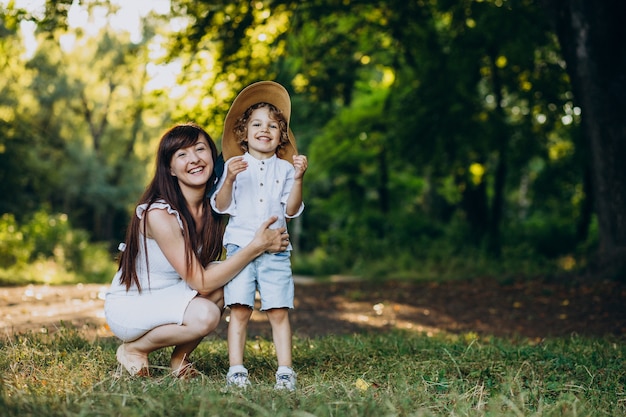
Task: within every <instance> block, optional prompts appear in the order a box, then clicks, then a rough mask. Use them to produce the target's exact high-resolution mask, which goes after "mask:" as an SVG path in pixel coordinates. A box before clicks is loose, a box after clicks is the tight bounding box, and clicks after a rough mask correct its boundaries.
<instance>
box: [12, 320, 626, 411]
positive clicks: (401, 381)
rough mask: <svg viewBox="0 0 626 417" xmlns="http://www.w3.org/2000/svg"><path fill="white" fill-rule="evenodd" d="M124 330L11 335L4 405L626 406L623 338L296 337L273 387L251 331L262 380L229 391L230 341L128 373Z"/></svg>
mask: <svg viewBox="0 0 626 417" xmlns="http://www.w3.org/2000/svg"><path fill="white" fill-rule="evenodd" d="M116 347H117V342H116V341H115V340H114V339H99V340H96V341H87V340H86V339H85V338H84V337H83V336H82V335H81V334H80V332H78V331H76V330H74V329H71V328H62V329H61V330H60V331H58V332H56V333H54V334H53V335H46V334H27V335H19V336H14V337H13V338H12V339H10V340H5V341H3V342H2V344H0V352H1V353H0V374H1V375H2V378H1V382H0V415H2V416H176V417H179V416H187V415H189V416H328V417H331V416H332V417H340V416H620V415H626V392H625V386H626V368H625V365H624V363H625V362H624V360H625V357H626V344H625V343H624V341H623V340H622V339H618V338H616V339H612V338H602V339H600V338H583V337H564V338H552V339H545V340H543V341H542V342H541V343H540V344H536V343H533V342H531V341H529V340H526V339H515V340H514V339H504V338H487V337H479V336H477V335H475V334H472V333H468V334H464V335H461V336H450V335H436V336H434V337H427V336H425V335H420V334H415V333H404V332H400V331H393V332H390V333H384V334H382V333H378V334H359V335H356V334H355V335H352V336H326V337H321V338H314V339H301V338H296V339H295V340H294V365H295V368H296V370H297V372H298V385H299V389H298V391H297V392H296V393H284V392H276V391H274V390H273V373H274V369H275V365H274V357H275V356H274V354H273V350H272V345H271V343H270V342H269V341H267V340H266V339H264V338H257V339H253V340H250V341H249V343H248V348H247V352H246V361H247V364H248V368H249V369H250V372H251V379H252V382H253V386H252V387H251V388H249V389H248V390H247V391H245V392H240V391H235V392H232V391H231V392H225V391H224V389H223V387H224V372H225V369H226V368H227V354H226V342H225V341H224V340H223V339H221V338H208V339H207V340H205V341H204V342H203V343H202V344H201V345H200V346H199V348H198V349H197V351H196V352H195V353H194V357H192V358H191V359H192V360H193V361H194V362H195V364H196V367H197V368H198V369H199V370H200V371H201V372H202V373H203V374H204V375H203V376H202V377H200V378H198V379H195V380H192V381H181V380H177V379H175V378H173V377H172V376H170V375H169V373H168V370H167V368H166V367H165V366H166V365H167V363H168V357H167V355H168V353H169V352H167V351H165V352H158V353H156V354H154V355H153V356H151V358H150V359H151V363H152V366H153V368H152V369H151V373H152V376H151V377H150V378H130V377H127V376H123V377H117V376H116V375H115V371H116V368H117V364H116V362H115V349H116Z"/></svg>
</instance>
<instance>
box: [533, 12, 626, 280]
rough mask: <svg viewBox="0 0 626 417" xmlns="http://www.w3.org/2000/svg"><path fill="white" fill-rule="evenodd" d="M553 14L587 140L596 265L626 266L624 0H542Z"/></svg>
mask: <svg viewBox="0 0 626 417" xmlns="http://www.w3.org/2000/svg"><path fill="white" fill-rule="evenodd" d="M543 1H544V4H545V5H546V6H547V7H548V10H549V11H550V13H552V17H553V20H554V22H555V24H556V31H557V35H558V38H559V41H560V43H561V48H562V52H563V56H564V58H565V61H566V63H567V71H568V74H569V76H570V78H571V82H572V87H573V91H574V95H575V96H576V97H577V101H578V102H579V103H580V105H581V108H582V111H583V113H582V117H583V118H584V119H585V123H584V127H585V135H586V136H587V138H586V140H587V141H588V143H589V149H590V151H591V152H590V157H591V164H590V165H591V170H592V181H593V188H594V198H595V206H596V214H597V216H598V225H599V244H600V246H599V251H598V255H599V257H598V259H599V261H600V265H599V266H600V267H602V268H603V269H604V270H605V272H607V273H610V274H611V275H613V276H614V277H621V278H622V279H625V278H624V272H625V271H626V166H625V165H626V164H625V163H624V161H626V117H625V116H624V115H625V114H626V42H624V41H625V40H626V25H624V21H625V20H626V2H624V1H623V0H605V1H599V2H591V1H586V0H543Z"/></svg>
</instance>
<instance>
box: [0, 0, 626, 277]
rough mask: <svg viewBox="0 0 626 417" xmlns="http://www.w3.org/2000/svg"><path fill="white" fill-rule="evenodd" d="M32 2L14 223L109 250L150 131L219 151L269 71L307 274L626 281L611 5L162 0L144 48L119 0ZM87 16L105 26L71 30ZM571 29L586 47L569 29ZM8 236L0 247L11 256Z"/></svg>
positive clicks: (18, 33)
mask: <svg viewBox="0 0 626 417" xmlns="http://www.w3.org/2000/svg"><path fill="white" fill-rule="evenodd" d="M43 3H44V7H43V9H42V10H40V11H39V13H33V12H32V11H28V10H22V9H20V7H19V5H18V4H17V3H13V2H6V3H5V6H4V8H3V10H2V12H1V13H2V14H1V16H2V20H1V26H0V30H1V31H2V37H1V38H0V48H1V49H2V54H1V58H0V59H1V60H2V61H1V63H2V65H0V72H1V73H2V77H0V91H1V93H0V126H1V127H0V195H2V198H1V200H0V213H5V215H10V216H12V217H11V219H13V220H10V221H9V220H8V219H9V218H8V217H6V218H5V219H7V220H6V222H11V221H14V222H15V223H16V225H14V226H13V227H22V226H20V225H26V224H28V223H29V222H31V221H32V219H33V218H34V216H36V215H39V216H41V212H42V210H44V211H45V212H47V213H49V215H50V216H51V218H53V217H54V216H57V215H58V214H59V213H62V214H63V215H66V216H67V219H68V222H69V223H70V224H71V227H72V228H74V229H78V230H81V231H85V233H86V235H87V236H89V239H88V240H89V242H90V243H91V244H96V243H97V244H100V245H102V244H105V245H107V247H108V248H109V250H110V251H113V250H114V249H115V248H116V246H117V243H118V242H119V241H120V240H121V239H122V238H123V233H124V228H125V226H126V224H127V222H128V218H129V216H130V214H131V213H132V209H133V206H134V203H135V199H136V198H138V196H139V194H140V192H141V190H142V189H143V187H144V185H145V183H146V180H147V178H148V176H149V175H150V173H151V170H152V166H151V160H152V157H153V153H154V148H155V143H156V141H157V140H158V138H159V135H160V133H161V132H162V131H163V130H164V129H166V128H167V127H168V126H170V125H171V124H172V123H175V122H181V121H187V120H193V121H196V122H198V123H200V124H202V125H203V126H205V127H206V128H207V129H208V131H209V132H211V133H212V134H213V136H214V138H215V139H216V140H218V142H219V138H220V137H221V129H222V121H223V117H224V115H225V113H226V111H227V110H228V106H229V104H230V102H231V101H232V100H233V98H234V97H235V96H236V94H237V93H238V91H240V90H241V89H242V88H243V87H244V86H246V85H247V84H249V83H250V82H253V81H257V80H260V79H273V80H276V81H278V82H280V83H282V84H283V85H285V86H286V87H287V89H288V90H289V91H290V92H291V94H292V101H293V107H294V110H293V116H292V128H293V130H294V132H295V134H296V136H297V138H298V148H299V151H300V152H301V153H304V154H307V155H308V156H309V159H310V169H309V172H308V173H307V181H306V187H305V204H306V205H307V209H306V211H305V215H304V216H303V217H302V218H301V219H299V220H298V221H297V222H295V223H294V224H293V225H292V226H291V233H292V236H293V237H294V238H295V239H296V241H295V243H296V248H297V250H296V253H295V258H294V261H295V265H294V266H295V267H296V271H297V272H301V273H314V274H333V273H353V274H360V275H366V276H372V277H403V276H407V277H430V278H437V277H440V276H455V277H458V276H476V275H478V274H500V275H508V276H510V275H517V274H522V275H533V274H539V273H546V272H548V273H558V272H559V271H564V270H565V271H571V270H579V269H583V268H586V267H589V266H594V267H595V266H603V267H608V269H607V268H605V269H603V271H604V272H605V273H607V274H609V275H611V276H612V277H623V271H624V269H623V263H621V264H620V261H619V260H620V259H622V258H624V257H620V254H623V253H624V252H623V251H624V248H625V247H626V233H625V230H626V220H625V218H624V216H623V213H624V212H625V209H626V200H624V199H625V198H626V197H624V193H625V192H626V178H625V176H626V170H624V169H623V167H622V166H621V164H620V163H619V161H620V160H621V158H620V157H624V156H626V151H625V149H624V146H625V145H624V144H625V143H626V140H625V139H626V137H625V136H626V128H625V125H624V124H625V123H626V122H625V121H624V120H625V119H624V118H623V117H622V115H623V114H624V112H623V110H624V98H623V97H625V96H626V95H625V94H624V93H625V92H626V91H624V90H625V89H626V83H624V74H626V71H624V70H625V69H626V68H624V65H625V61H626V53H625V51H624V45H622V44H620V43H619V41H620V39H624V37H623V36H622V35H623V34H624V33H623V29H619V28H621V26H619V21H620V18H619V17H620V16H621V17H625V16H624V14H625V13H624V6H623V5H621V4H619V2H618V1H616V0H615V1H611V2H609V3H615V4H614V6H616V8H614V9H613V8H609V7H608V5H607V4H605V3H603V6H596V5H594V6H591V5H589V6H584V7H589V10H577V9H576V7H579V4H578V3H577V2H570V1H567V0H560V1H559V0H544V1H543V2H541V1H539V0H537V1H533V0H482V1H480V0H454V1H448V0H441V1H421V0H415V1H399V0H392V1H373V0H361V1H334V0H315V1H307V2H299V1H288V0H266V1H238V0H234V1H214V0H212V1H209V0H206V1H203V0H194V1H192V0H171V1H170V5H169V7H168V8H166V10H165V11H164V10H160V11H156V10H154V11H152V12H150V13H147V12H146V13H144V14H143V18H142V19H141V32H140V35H139V36H131V33H130V32H129V31H128V30H120V29H116V28H114V27H113V25H111V24H110V23H111V22H112V19H113V18H114V17H115V16H116V13H117V14H120V13H124V10H123V9H122V10H121V11H119V10H118V9H119V6H118V4H117V3H116V2H109V1H106V0H104V1H103V0H99V1H96V0H93V1H82V2H80V5H78V4H74V5H72V6H71V7H70V5H71V4H72V2H71V1H67V0H65V1H53V0H48V1H45V2H43ZM570 3H571V4H570ZM147 4H149V3H147ZM78 9H80V10H81V13H83V14H82V16H83V19H84V20H86V19H88V17H89V16H91V18H92V19H93V18H94V16H101V17H102V21H103V22H104V24H101V25H100V26H99V27H98V29H97V31H93V30H86V29H85V27H78V26H76V25H73V24H72V21H73V20H72V16H73V15H74V14H75V13H77V10H78ZM609 17H610V18H609ZM605 18H606V19H605ZM580 19H582V20H583V21H582V23H581V24H583V25H584V27H585V28H587V29H588V31H587V32H585V33H589V34H590V36H589V38H590V39H583V38H582V37H581V36H576V35H577V34H578V35H580V34H581V31H582V30H583V29H584V28H581V27H577V26H575V25H574V24H573V23H574V22H580ZM107 22H108V23H107ZM602 22H604V23H602ZM29 25H31V26H29ZM91 25H92V26H95V21H94V22H92V23H91ZM28 27H35V28H36V30H35V32H34V33H35V35H34V36H35V39H36V43H35V45H36V46H35V48H34V49H33V50H32V52H30V53H27V52H26V51H25V47H24V42H23V40H24V39H25V34H26V32H27V31H26V29H28ZM583 47H584V48H588V50H589V54H587V56H588V57H589V59H588V60H587V61H582V60H581V59H582V57H581V56H580V55H579V54H578V55H577V53H576V51H577V50H578V51H580V50H581V48H583ZM164 74H165V75H169V76H170V77H172V78H171V79H170V80H168V82H160V81H159V80H160V78H159V77H162V76H164ZM590 77H591V80H590ZM603 98H606V100H603ZM7 224H8V223H7ZM7 227H8V226H7ZM0 230H1V228H0ZM12 239H13V240H11V242H12V243H10V244H8V243H5V244H4V246H7V245H9V246H11V247H15V248H17V247H19V246H20V245H19V244H18V243H16V242H15V238H14V237H13V238H12ZM24 239H26V238H24ZM7 250H8V249H7ZM598 254H599V255H598ZM5 258H6V259H5ZM10 259H14V261H13V263H14V264H15V262H17V261H15V259H17V258H15V257H13V258H11V257H10V256H8V257H2V256H0V262H2V263H3V264H1V265H0V268H10V267H11V265H12V264H11V262H12V261H10ZM620 268H622V269H620Z"/></svg>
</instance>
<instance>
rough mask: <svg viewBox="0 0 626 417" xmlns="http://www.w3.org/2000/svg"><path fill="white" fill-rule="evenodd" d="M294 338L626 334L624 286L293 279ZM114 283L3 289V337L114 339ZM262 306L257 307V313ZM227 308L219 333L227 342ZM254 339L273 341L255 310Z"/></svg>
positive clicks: (0, 295)
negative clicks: (74, 333)
mask: <svg viewBox="0 0 626 417" xmlns="http://www.w3.org/2000/svg"><path fill="white" fill-rule="evenodd" d="M295 281H296V299H295V309H294V310H293V311H292V312H290V315H289V316H290V321H291V324H292V330H293V333H294V335H295V336H298V337H317V336H324V335H330V334H334V335H345V334H353V333H358V332H364V331H365V332H370V331H376V332H384V331H389V330H395V329H400V330H406V331H415V332H420V333H424V334H426V335H432V334H435V333H437V332H447V333H457V334H459V333H470V332H471V333H475V334H478V335H493V336H501V337H518V336H522V337H526V338H530V339H531V340H542V339H543V338H545V337H550V336H569V335H573V334H578V335H586V336H600V337H601V336H604V335H613V336H618V337H620V336H621V337H623V336H624V335H626V283H624V282H616V281H606V280H582V279H580V280H578V281H574V280H559V281H555V280H540V279H536V280H520V281H513V282H506V283H502V282H499V281H497V280H495V279H489V278H484V279H474V280H464V281H461V280H459V281H448V282H441V283H437V282H423V281H420V282H407V281H403V282H382V283H381V282H379V283H375V282H367V281H362V280H355V279H350V278H346V277H337V278H336V279H331V280H327V281H325V282H323V283H321V282H318V281H316V280H315V279H312V278H307V277H299V276H297V277H295ZM107 288H108V285H102V284H78V285H61V286H48V285H28V286H22V287H0V338H9V337H12V336H14V335H16V334H22V333H28V332H37V333H53V332H55V331H56V330H57V329H59V328H60V327H62V326H64V327H73V328H76V329H78V330H80V331H81V334H83V335H84V336H85V337H86V338H88V339H92V338H107V337H112V336H113V335H112V333H111V331H110V330H109V328H108V327H107V325H106V322H105V319H104V312H103V307H104V294H105V292H106V290H107ZM257 307H258V306H257ZM227 319H228V310H227V312H226V314H225V315H224V317H223V319H222V321H223V323H222V324H220V326H219V327H218V329H217V331H216V332H215V335H216V336H217V337H220V338H222V337H226V329H227V325H226V323H225V322H226V321H227ZM248 335H249V337H250V338H253V337H265V338H271V331H270V326H269V324H268V323H267V317H266V315H265V314H263V313H260V312H259V311H257V310H255V312H254V313H253V315H252V318H251V322H250V325H249V326H248Z"/></svg>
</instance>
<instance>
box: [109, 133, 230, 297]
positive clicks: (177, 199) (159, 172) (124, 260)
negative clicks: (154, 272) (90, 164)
mask: <svg viewBox="0 0 626 417" xmlns="http://www.w3.org/2000/svg"><path fill="white" fill-rule="evenodd" d="M199 136H203V137H204V138H205V139H206V140H207V142H208V143H209V148H210V149H211V154H212V156H213V172H212V173H211V177H210V178H209V181H208V183H207V185H206V187H207V191H208V190H209V189H210V188H211V186H212V185H213V184H214V183H215V182H216V181H217V177H216V174H215V164H216V161H217V147H216V146H215V142H213V139H212V138H211V136H209V134H208V133H207V132H206V131H205V130H204V129H202V128H201V127H199V126H198V125H196V124H193V123H186V124H180V125H176V126H174V127H172V128H171V129H169V130H168V131H166V132H165V133H164V134H163V136H162V137H161V140H160V142H159V149H158V153H157V159H156V172H155V174H154V177H153V178H152V181H151V182H150V184H149V185H148V187H147V188H146V190H145V191H144V193H143V195H142V196H141V198H140V199H139V201H138V203H137V205H140V204H147V205H148V209H149V208H150V205H152V204H153V203H154V202H156V201H157V200H165V201H166V202H167V203H169V204H170V206H171V207H172V208H173V209H174V210H176V211H178V213H179V214H180V216H181V220H182V223H183V229H182V233H183V236H184V239H185V265H186V267H187V270H188V271H189V270H190V268H191V265H192V263H193V260H194V257H197V258H198V259H199V261H200V263H201V264H202V266H203V267H206V266H207V265H208V264H209V263H210V262H212V261H216V260H218V259H219V258H220V257H221V254H222V237H223V235H224V222H223V218H222V216H220V215H218V214H216V213H215V212H213V211H212V210H211V207H210V205H209V204H208V198H206V199H204V203H203V204H204V210H203V213H204V214H203V218H202V225H201V227H200V229H199V232H198V231H197V230H198V229H197V227H196V222H195V220H194V219H193V216H192V215H191V213H190V212H189V209H188V208H187V204H186V202H185V198H184V196H183V193H182V192H181V190H180V186H179V184H178V179H177V178H176V177H174V176H172V175H171V173H170V163H171V160H172V156H173V155H174V153H175V152H176V151H177V150H179V149H181V148H186V147H188V146H193V145H194V144H195V143H196V142H197V141H198V137H199ZM148 209H146V211H145V212H144V222H143V230H141V231H140V230H139V228H140V224H141V221H140V219H139V218H138V217H137V215H136V214H135V213H133V216H132V218H131V221H130V224H129V226H128V229H127V231H126V239H125V244H126V248H125V249H124V251H123V252H122V253H121V256H120V258H119V268H120V269H121V276H120V283H121V284H124V285H125V286H126V290H129V289H130V288H131V287H132V286H133V285H134V286H136V287H137V288H138V290H139V291H141V290H142V288H141V285H140V283H139V278H138V276H137V255H138V253H139V239H144V248H145V251H146V253H145V256H146V263H148V253H147V245H146V240H147V238H146V224H147V221H148ZM146 270H148V265H146ZM148 279H149V277H148Z"/></svg>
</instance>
